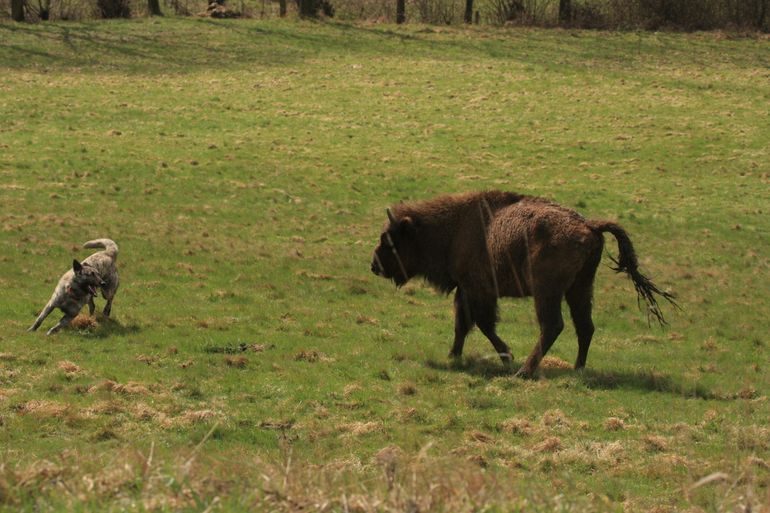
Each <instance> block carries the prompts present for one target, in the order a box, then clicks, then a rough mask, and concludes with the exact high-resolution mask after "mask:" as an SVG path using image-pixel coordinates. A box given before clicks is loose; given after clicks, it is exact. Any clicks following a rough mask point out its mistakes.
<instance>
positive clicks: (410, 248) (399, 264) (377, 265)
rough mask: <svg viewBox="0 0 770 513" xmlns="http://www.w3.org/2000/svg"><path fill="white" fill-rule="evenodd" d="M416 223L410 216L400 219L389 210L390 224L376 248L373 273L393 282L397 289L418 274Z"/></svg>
mask: <svg viewBox="0 0 770 513" xmlns="http://www.w3.org/2000/svg"><path fill="white" fill-rule="evenodd" d="M416 228H417V227H416V222H415V220H414V219H412V218H411V217H409V216H402V217H400V218H399V219H396V217H395V216H394V215H393V213H392V212H391V211H390V209H388V224H387V225H386V226H385V229H384V230H383V232H382V234H381V235H380V242H379V244H377V247H376V248H374V257H373V258H372V272H373V273H374V274H376V275H377V276H382V277H383V278H388V279H389V280H393V282H394V283H395V284H396V286H397V287H400V286H401V285H403V284H405V283H406V282H407V281H409V279H410V278H412V277H413V276H414V275H415V274H417V272H416V270H415V264H416V263H417V258H416V257H417V254H416V253H417V251H416V250H417V238H416V234H417V229H416Z"/></svg>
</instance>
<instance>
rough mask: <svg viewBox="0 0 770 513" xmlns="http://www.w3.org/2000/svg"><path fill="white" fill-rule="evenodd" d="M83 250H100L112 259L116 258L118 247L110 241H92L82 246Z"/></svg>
mask: <svg viewBox="0 0 770 513" xmlns="http://www.w3.org/2000/svg"><path fill="white" fill-rule="evenodd" d="M83 247H84V248H102V249H104V251H105V252H106V253H107V254H108V255H110V256H111V257H112V258H116V257H117V256H118V245H117V244H115V241H113V240H111V239H94V240H89V241H88V242H86V243H85V244H83Z"/></svg>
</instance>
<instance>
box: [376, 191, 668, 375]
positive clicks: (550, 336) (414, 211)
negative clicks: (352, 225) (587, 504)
mask: <svg viewBox="0 0 770 513" xmlns="http://www.w3.org/2000/svg"><path fill="white" fill-rule="evenodd" d="M387 213H388V221H387V223H386V224H385V228H384V230H383V232H382V235H381V236H380V241H379V244H378V245H377V247H376V248H375V250H374V257H373V259H372V264H371V269H372V272H373V273H374V274H376V275H378V276H382V277H384V278H388V279H390V280H392V281H393V282H394V283H395V284H396V286H397V287H401V286H402V285H404V284H405V283H406V282H408V281H409V280H410V279H412V278H414V277H416V276H421V277H423V278H424V279H425V280H426V281H427V282H428V283H430V284H431V285H432V286H434V287H435V288H436V289H438V290H439V291H441V292H444V293H446V294H449V293H451V292H452V291H453V290H455V289H456V292H455V296H454V310H455V331H454V333H455V336H454V345H453V346H452V350H451V352H450V353H449V354H450V357H454V358H459V357H460V356H461V355H462V351H463V344H464V342H465V337H466V335H467V334H468V332H469V331H470V330H471V329H472V328H473V326H474V325H476V326H478V327H479V329H480V330H481V332H482V333H483V334H484V335H485V336H486V337H487V338H488V339H489V341H490V342H491V343H492V345H493V346H494V348H495V350H496V351H497V353H498V354H499V355H500V358H501V359H502V360H503V362H504V363H509V362H510V361H511V353H510V350H509V349H508V346H507V345H506V344H505V342H503V340H502V339H501V338H500V337H499V336H498V335H497V332H496V331H495V325H496V324H497V300H498V298H501V297H526V296H532V297H533V298H534V302H535V312H536V314H537V321H538V324H539V327H540V337H539V339H538V341H537V343H536V344H535V347H534V349H533V350H532V353H531V354H530V355H529V357H528V358H527V360H526V362H525V363H524V365H523V366H522V367H521V369H520V370H519V372H518V373H517V375H519V376H523V377H527V376H532V375H533V373H534V372H535V370H536V369H537V367H538V365H539V364H540V360H541V359H542V358H543V356H544V355H545V354H546V353H547V352H548V349H550V347H551V345H552V344H553V343H554V341H555V340H556V338H557V337H558V336H559V334H560V333H561V331H562V329H563V328H564V321H563V319H562V314H561V301H562V298H566V300H567V304H568V305H569V308H570V312H571V314H572V320H573V323H574V325H575V331H576V332H577V339H578V354H577V359H576V361H575V368H576V369H580V368H583V367H584V366H585V364H586V357H587V356H588V348H589V346H590V345H591V337H592V336H593V334H594V324H593V321H592V320H591V302H592V296H593V283H594V277H595V274H596V269H597V267H598V266H599V261H600V260H601V256H602V248H603V246H604V237H603V235H602V234H603V233H604V232H609V233H611V234H612V235H613V236H614V237H615V239H617V244H618V250H619V252H620V255H619V257H618V259H617V260H615V259H613V262H614V263H615V267H614V270H615V271H617V272H625V273H626V274H628V276H629V277H630V278H631V281H632V282H633V284H634V287H635V288H636V292H637V294H638V298H637V299H638V300H639V302H640V306H641V302H642V300H643V301H644V302H645V304H646V306H647V310H648V316H649V317H654V318H655V319H657V320H658V321H659V322H660V323H661V324H664V323H665V320H664V318H663V314H662V312H661V310H660V308H659V305H658V302H657V298H656V296H660V297H662V298H664V299H666V300H667V301H669V302H671V303H672V304H674V305H675V306H676V303H675V302H674V300H673V297H672V296H671V295H670V294H669V293H667V292H665V291H662V290H660V289H659V288H658V287H657V286H655V284H653V283H652V281H650V279H649V278H647V277H646V276H644V275H643V274H642V273H641V272H640V271H639V265H638V262H637V258H636V253H635V252H634V248H633V246H632V245H631V239H629V237H628V234H627V233H626V231H625V230H624V229H623V228H622V227H621V226H620V225H618V224H617V223H614V222H611V221H597V220H589V219H585V218H584V217H583V216H581V215H580V214H578V213H577V212H575V211H574V210H571V209H568V208H565V207H563V206H560V205H558V204H556V203H554V202H552V201H549V200H547V199H544V198H538V197H533V196H524V195H519V194H514V193H511V192H501V191H486V192H473V193H464V194H454V195H447V196H440V197H437V198H434V199H431V200H427V201H419V202H411V203H399V204H398V205H395V206H393V208H392V209H388V211H387ZM649 317H648V318H649Z"/></svg>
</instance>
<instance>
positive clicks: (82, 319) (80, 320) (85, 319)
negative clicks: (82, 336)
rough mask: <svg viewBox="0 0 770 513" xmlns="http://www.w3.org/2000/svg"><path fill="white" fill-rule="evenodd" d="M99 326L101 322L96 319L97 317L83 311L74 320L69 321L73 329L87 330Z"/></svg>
mask: <svg viewBox="0 0 770 513" xmlns="http://www.w3.org/2000/svg"><path fill="white" fill-rule="evenodd" d="M98 326H99V322H98V321H97V320H96V317H91V316H90V315H87V314H84V313H81V314H78V316H77V317H75V318H74V319H72V321H71V322H70V323H69V326H68V327H69V328H71V329H73V330H78V331H80V330H87V329H92V328H96V327H98Z"/></svg>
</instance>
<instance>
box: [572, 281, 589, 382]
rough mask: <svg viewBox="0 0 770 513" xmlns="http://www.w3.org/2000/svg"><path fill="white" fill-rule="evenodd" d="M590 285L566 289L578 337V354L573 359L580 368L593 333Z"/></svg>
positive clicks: (584, 360)
mask: <svg viewBox="0 0 770 513" xmlns="http://www.w3.org/2000/svg"><path fill="white" fill-rule="evenodd" d="M592 295H593V294H592V287H591V286H590V285H588V286H585V285H581V286H573V287H572V288H571V289H570V290H568V291H567V294H566V299H567V304H568V305H569V310H570V314H572V323H573V324H574V325H575V333H576V334H577V339H578V355H577V359H576V360H575V368H576V369H582V368H583V367H585V365H586V359H587V358H588V348H589V347H590V346H591V339H592V338H593V335H594V323H593V319H592V318H591V297H592Z"/></svg>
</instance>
